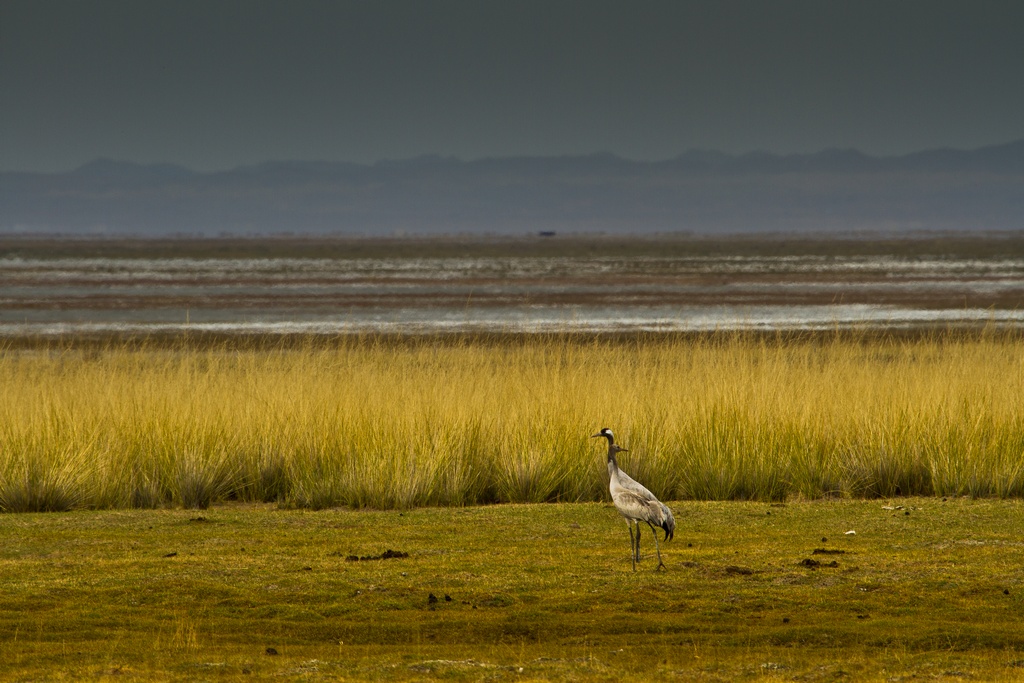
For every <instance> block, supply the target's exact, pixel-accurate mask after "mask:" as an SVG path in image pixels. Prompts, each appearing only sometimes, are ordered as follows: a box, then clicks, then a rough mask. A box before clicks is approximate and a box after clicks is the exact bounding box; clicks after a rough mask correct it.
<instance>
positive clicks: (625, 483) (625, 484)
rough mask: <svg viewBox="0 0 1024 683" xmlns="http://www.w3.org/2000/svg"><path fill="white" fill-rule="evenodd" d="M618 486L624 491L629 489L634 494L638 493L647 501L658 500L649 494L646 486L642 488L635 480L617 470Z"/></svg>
mask: <svg viewBox="0 0 1024 683" xmlns="http://www.w3.org/2000/svg"><path fill="white" fill-rule="evenodd" d="M619 486H621V487H622V488H624V489H629V490H630V491H633V492H634V493H639V494H640V495H641V496H643V497H644V498H646V499H647V500H658V497H657V496H655V495H654V494H653V493H651V492H650V490H649V489H648V488H647V487H646V486H644V485H643V484H641V483H640V482H638V481H637V480H636V479H634V478H633V477H631V476H629V475H628V474H626V473H625V472H623V471H622V470H619Z"/></svg>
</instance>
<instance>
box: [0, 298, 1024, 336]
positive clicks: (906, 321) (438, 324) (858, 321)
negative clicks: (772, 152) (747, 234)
mask: <svg viewBox="0 0 1024 683" xmlns="http://www.w3.org/2000/svg"><path fill="white" fill-rule="evenodd" d="M424 313H425V312H423V311H414V312H406V313H405V315H404V316H402V315H395V312H388V313H380V312H377V313H370V314H364V315H362V316H358V317H357V316H346V317H343V318H319V319H307V320H265V319H247V320H211V321H197V322H190V323H185V322H183V321H182V322H145V323H144V322H135V321H104V322H99V321H59V322H58V321H47V322H6V323H0V336H6V337H18V336H28V335H41V336H59V335H70V334H98V333H131V334H161V333H182V332H187V331H191V332H197V333H202V332H211V333H224V334H345V333H360V332H390V333H424V332H459V331H488V332H560V331H565V332H609V331H662V332H673V331H680V332H703V331H731V330H821V329H832V328H849V327H857V326H861V325H872V326H879V325H882V326H887V327H913V326H918V325H936V324H939V325H941V324H957V323H960V324H963V323H989V324H997V325H1004V326H1005V325H1012V326H1021V325H1024V311H1008V310H988V309H940V310H916V309H900V308H882V307H874V306H858V305H850V306H804V307H788V306H777V307H771V306H764V307H751V308H746V309H740V310H737V309H734V308H730V307H695V308H693V309H690V310H687V311H680V312H678V313H677V314H676V315H657V314H655V312H653V311H652V312H651V315H637V314H636V311H635V310H634V311H631V312H626V311H614V312H613V311H607V312H606V314H605V315H595V314H594V313H595V312H593V311H575V312H566V311H564V310H558V311H554V310H550V309H547V310H545V309H531V310H528V311H523V310H521V309H517V310H516V311H511V312H508V311H506V312H505V315H500V316H488V315H483V314H481V312H480V311H473V310H464V311H452V310H447V311H434V312H433V315H432V316H425V315H424ZM509 313H511V314H512V315H509ZM403 317H404V319H402V318H403Z"/></svg>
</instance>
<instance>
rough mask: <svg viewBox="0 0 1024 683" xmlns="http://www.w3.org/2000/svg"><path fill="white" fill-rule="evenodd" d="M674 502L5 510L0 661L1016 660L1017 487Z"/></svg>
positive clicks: (241, 669)
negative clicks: (634, 559) (639, 526)
mask: <svg viewBox="0 0 1024 683" xmlns="http://www.w3.org/2000/svg"><path fill="white" fill-rule="evenodd" d="M672 507H673V508H674V510H675V515H676V519H677V520H678V522H679V527H678V529H677V533H676V539H675V540H674V541H673V542H671V543H667V544H664V545H663V554H664V557H665V562H666V564H667V565H668V571H666V572H655V571H654V565H655V563H656V562H655V561H652V554H653V550H654V548H653V544H652V541H651V538H650V535H649V534H645V536H644V546H643V551H644V553H645V558H644V560H643V561H642V562H641V563H640V566H639V569H638V571H637V572H636V573H633V572H632V571H630V561H629V543H628V539H629V537H628V533H627V530H626V528H625V525H624V524H623V523H622V521H621V519H620V518H619V516H618V514H617V513H616V511H615V510H614V508H612V507H611V506H610V505H607V504H603V503H578V504H549V505H497V506H478V507H468V508H463V507H448V508H440V507H434V508H420V509H414V510H406V511H370V510H358V511H354V510H349V509H339V508H333V509H324V510H320V511H311V510H308V509H303V510H284V509H280V508H279V507H278V506H275V505H266V504H256V503H253V504H237V503H236V504H227V505H223V504H222V505H214V506H213V507H211V508H209V509H207V510H203V511H195V510H182V509H158V510H116V511H81V512H72V513H48V514H24V513H12V514H7V515H4V516H3V517H2V518H0V519H2V522H3V523H2V525H0V576H2V577H3V586H2V588H0V678H2V679H4V680H112V679H116V680H128V681H130V680H153V679H156V680H262V679H272V680H280V679H281V678H285V679H300V680H332V679H337V678H350V679H359V680H424V679H427V680H434V679H440V680H456V681H459V680H499V681H501V680H509V681H512V680H517V681H518V680H541V679H545V680H583V679H586V680H607V681H613V680H615V681H619V680H626V681H629V680H637V681H639V680H645V681H646V680H672V679H678V680H711V681H717V680H723V681H724V680H750V679H759V680H836V679H840V678H846V679H851V680H909V679H915V678H916V679H938V680H945V679H968V680H1020V679H1022V678H1024V630H1022V629H1021V628H1020V624H1021V623H1024V539H1022V537H1021V529H1022V528H1024V503H1022V502H1021V501H1019V500H971V499H969V498H950V499H948V500H945V501H944V500H942V499H940V498H900V499H895V500H888V499H876V500H842V501H817V502H799V503H788V504H778V503H777V504H770V503H754V502H715V503H711V502H675V503H673V504H672ZM847 531H856V534H847V533H846V532H847ZM387 550H395V551H399V552H401V553H408V556H407V557H395V558H388V559H364V560H356V561H353V560H350V559H348V558H349V557H350V556H355V557H367V558H368V557H374V556H380V555H382V554H383V553H385V551H387ZM815 551H818V552H815ZM821 551H827V552H821ZM815 562H817V563H818V564H816V565H815V564H814V563H815ZM833 563H835V564H834V565H833ZM431 595H433V596H434V598H435V599H434V600H432V599H431V597H430V596H431ZM275 652H276V654H273V653H275Z"/></svg>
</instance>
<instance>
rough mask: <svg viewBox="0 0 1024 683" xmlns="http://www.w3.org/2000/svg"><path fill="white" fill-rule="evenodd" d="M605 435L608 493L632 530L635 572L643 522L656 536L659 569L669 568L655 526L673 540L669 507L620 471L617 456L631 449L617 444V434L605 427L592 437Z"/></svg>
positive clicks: (673, 530) (631, 538) (673, 519)
mask: <svg viewBox="0 0 1024 683" xmlns="http://www.w3.org/2000/svg"><path fill="white" fill-rule="evenodd" d="M599 436H603V437H604V438H606V439H608V479H609V481H608V490H609V491H610V492H611V494H612V502H613V503H615V508H616V509H617V510H618V511H619V514H621V515H622V516H623V517H624V518H625V520H626V526H627V527H629V546H630V548H629V549H630V555H631V559H632V560H633V571H636V563H637V562H639V561H640V523H641V522H644V523H646V524H647V526H649V527H651V533H652V534H654V547H655V548H656V549H657V551H658V566H657V569H667V567H665V563H664V562H662V561H661V545H660V544H659V543H658V532H657V531H655V529H654V527H660V528H661V529H664V530H665V540H666V541H671V540H672V537H673V536H674V535H675V531H676V520H675V518H674V517H673V516H672V511H671V510H669V509H668V506H667V505H665V504H664V503H662V502H661V501H660V500H658V499H657V497H655V495H654V494H653V493H651V492H650V491H648V490H647V488H646V487H645V486H644V485H643V484H641V483H640V482H638V481H636V480H635V479H633V478H632V477H630V476H629V475H628V474H626V473H625V472H623V471H622V470H620V469H619V463H618V460H616V459H615V455H616V453H621V452H628V449H626V448H623V447H622V446H620V445H618V444H617V443H615V435H614V434H612V430H610V429H608V428H607V427H605V428H604V429H602V430H601V431H599V432H598V433H597V434H592V435H591V437H590V438H592V439H596V438H597V437H599ZM634 526H636V535H635V536H634V535H633V527H634Z"/></svg>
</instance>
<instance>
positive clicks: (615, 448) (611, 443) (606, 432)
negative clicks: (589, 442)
mask: <svg viewBox="0 0 1024 683" xmlns="http://www.w3.org/2000/svg"><path fill="white" fill-rule="evenodd" d="M599 436H603V437H604V438H606V439H608V447H609V448H610V449H611V450H612V452H613V453H621V452H623V451H626V450H628V449H626V448H623V447H622V446H620V445H618V444H617V443H615V435H614V434H612V430H610V429H608V428H607V427H605V428H604V429H602V430H601V431H599V432H598V433H597V434H591V435H590V438H591V439H596V438H597V437H599Z"/></svg>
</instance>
